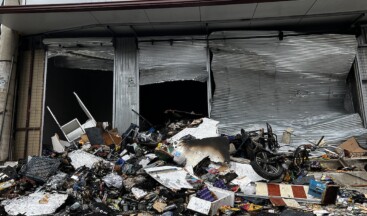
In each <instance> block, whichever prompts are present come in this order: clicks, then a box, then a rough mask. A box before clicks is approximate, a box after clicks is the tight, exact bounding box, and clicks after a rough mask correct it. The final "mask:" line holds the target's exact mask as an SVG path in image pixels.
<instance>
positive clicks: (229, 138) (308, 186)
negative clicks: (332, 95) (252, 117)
mask: <svg viewBox="0 0 367 216" xmlns="http://www.w3.org/2000/svg"><path fill="white" fill-rule="evenodd" d="M217 124H218V122H217V121H214V120H212V119H207V118H202V119H194V120H181V121H176V122H173V123H169V124H167V125H165V126H164V127H161V128H156V127H151V128H150V129H149V130H146V131H141V130H140V129H139V127H138V126H137V125H134V124H131V126H130V128H129V129H128V130H127V131H125V132H124V133H122V134H121V135H120V134H119V132H118V131H117V130H116V129H111V128H108V127H106V126H105V125H106V124H97V126H96V127H91V128H88V129H87V130H86V133H85V134H82V135H81V136H80V137H79V139H78V140H77V141H74V142H67V141H63V140H60V139H59V137H58V135H55V136H54V137H52V143H53V146H52V147H53V148H52V149H51V150H45V151H44V155H43V156H32V157H31V156H30V157H28V158H27V159H25V160H20V161H18V162H15V163H10V162H8V163H5V164H4V165H3V166H2V167H1V169H0V171H1V172H0V194H1V200H2V201H1V210H0V213H1V214H2V215H6V214H9V215H51V214H52V215H164V216H170V215H250V214H251V215H314V214H316V215H328V214H330V215H366V214H367V204H366V203H367V202H366V201H367V199H366V197H365V194H364V193H363V192H360V190H359V191H357V190H352V189H351V188H350V187H347V186H346V185H339V184H338V183H337V182H336V179H335V177H332V176H330V175H329V173H328V171H327V170H326V169H325V166H323V165H322V163H323V161H330V160H335V161H341V164H342V167H341V169H339V171H338V173H339V174H343V173H349V172H350V173H351V174H350V175H353V172H355V170H356V169H357V167H356V166H348V165H347V162H346V161H345V160H344V159H345V158H346V155H347V156H356V155H357V156H359V157H363V156H364V154H365V153H366V151H365V150H364V149H362V148H361V147H360V146H359V145H358V142H357V140H356V139H354V138H352V139H350V140H348V141H346V143H343V144H342V145H341V146H340V147H338V148H334V149H333V150H325V149H323V150H322V151H323V152H324V153H323V154H322V155H321V156H319V157H316V159H311V158H312V152H313V151H316V150H320V149H321V148H324V147H321V145H322V143H323V141H324V140H323V137H322V138H321V139H320V140H319V141H318V142H315V143H307V144H305V145H301V146H298V147H295V149H294V150H292V151H290V152H288V151H285V152H282V151H279V149H280V148H281V145H280V144H279V143H278V140H277V137H276V135H275V134H274V133H273V131H272V129H271V126H270V125H269V124H268V125H267V127H266V129H265V130H264V129H259V130H257V131H247V132H246V131H244V130H242V131H241V132H240V133H239V134H235V135H223V134H222V135H220V134H218V132H217ZM239 131H240V130H239ZM292 132H293V131H291V130H290V129H287V130H285V133H284V134H283V136H284V137H283V140H287V142H290V136H291V135H292ZM286 136H287V137H286ZM285 145H287V144H285ZM345 153H347V154H345ZM341 155H342V156H341ZM352 170H354V171H352ZM361 172H365V171H361ZM357 177H359V178H362V179H363V177H361V176H357ZM354 186H355V188H359V187H358V185H354ZM359 186H362V185H359Z"/></svg>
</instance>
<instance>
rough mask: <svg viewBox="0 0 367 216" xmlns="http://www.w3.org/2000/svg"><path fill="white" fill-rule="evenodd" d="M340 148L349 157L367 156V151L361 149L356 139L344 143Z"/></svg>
mask: <svg viewBox="0 0 367 216" xmlns="http://www.w3.org/2000/svg"><path fill="white" fill-rule="evenodd" d="M339 148H342V149H344V152H345V156H347V157H362V156H365V155H367V150H366V149H363V148H361V147H360V146H359V143H358V141H357V140H356V139H355V138H354V137H352V138H349V139H348V140H347V141H345V142H344V143H342V144H341V145H340V146H339Z"/></svg>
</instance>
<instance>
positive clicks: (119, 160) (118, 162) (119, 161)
mask: <svg viewBox="0 0 367 216" xmlns="http://www.w3.org/2000/svg"><path fill="white" fill-rule="evenodd" d="M115 164H116V165H121V166H123V165H124V164H125V160H124V159H122V158H119V159H118V160H117V161H116V162H115Z"/></svg>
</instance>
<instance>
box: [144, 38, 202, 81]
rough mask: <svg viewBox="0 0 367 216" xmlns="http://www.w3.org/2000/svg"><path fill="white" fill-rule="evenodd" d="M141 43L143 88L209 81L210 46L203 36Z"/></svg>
mask: <svg viewBox="0 0 367 216" xmlns="http://www.w3.org/2000/svg"><path fill="white" fill-rule="evenodd" d="M200 39H201V40H200ZM139 40H140V42H139V70H140V85H149V84H156V83H162V82H169V81H184V80H191V81H199V82H206V81H207V80H208V72H207V69H206V61H207V48H206V47H207V45H206V41H205V40H203V38H202V37H201V38H199V37H198V38H177V39H175V40H172V39H171V40H169V39H167V40H165V38H164V37H161V38H157V39H147V38H140V39H139ZM147 40H148V41H147Z"/></svg>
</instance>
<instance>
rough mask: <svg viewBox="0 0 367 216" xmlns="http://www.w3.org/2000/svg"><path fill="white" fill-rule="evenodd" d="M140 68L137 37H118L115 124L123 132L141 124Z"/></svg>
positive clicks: (116, 45)
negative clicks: (139, 112)
mask: <svg viewBox="0 0 367 216" xmlns="http://www.w3.org/2000/svg"><path fill="white" fill-rule="evenodd" d="M131 109H134V110H137V111H139V69H138V59H137V47H136V40H135V38H117V39H116V44H115V70H114V105H113V125H114V127H115V128H117V129H118V130H119V132H123V131H125V130H127V129H128V128H129V126H130V124H131V123H134V124H139V117H138V115H136V114H135V113H133V112H132V111H131Z"/></svg>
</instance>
